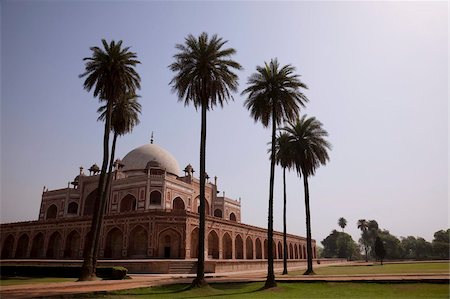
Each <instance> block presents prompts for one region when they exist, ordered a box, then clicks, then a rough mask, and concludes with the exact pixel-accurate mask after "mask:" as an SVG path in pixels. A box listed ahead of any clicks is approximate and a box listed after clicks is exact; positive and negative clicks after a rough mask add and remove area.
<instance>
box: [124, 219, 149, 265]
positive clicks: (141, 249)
mask: <svg viewBox="0 0 450 299" xmlns="http://www.w3.org/2000/svg"><path fill="white" fill-rule="evenodd" d="M129 238H130V239H129V244H128V257H131V258H144V257H147V247H148V245H147V244H148V234H147V230H146V229H144V228H143V227H142V226H141V225H137V226H136V227H134V228H133V230H132V231H131V233H130V237H129Z"/></svg>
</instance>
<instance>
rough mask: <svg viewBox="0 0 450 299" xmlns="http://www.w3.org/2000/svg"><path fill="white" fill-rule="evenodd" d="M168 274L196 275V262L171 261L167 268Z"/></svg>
mask: <svg viewBox="0 0 450 299" xmlns="http://www.w3.org/2000/svg"><path fill="white" fill-rule="evenodd" d="M169 273H170V274H195V273H197V262H194V261H172V262H171V263H170V266H169Z"/></svg>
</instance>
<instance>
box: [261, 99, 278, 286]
mask: <svg viewBox="0 0 450 299" xmlns="http://www.w3.org/2000/svg"><path fill="white" fill-rule="evenodd" d="M275 112H276V111H275V107H273V108H272V151H271V157H270V182H269V184H270V186H269V216H268V221H267V222H268V223H267V239H268V240H267V241H268V244H267V254H268V257H267V258H268V259H267V280H266V283H265V285H264V287H265V288H272V287H275V286H276V285H277V283H276V282H275V273H274V270H273V185H274V180H275V137H276V136H275V135H276V131H277V122H276V118H275V115H276V113H275Z"/></svg>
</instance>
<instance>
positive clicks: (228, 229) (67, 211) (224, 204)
mask: <svg viewBox="0 0 450 299" xmlns="http://www.w3.org/2000/svg"><path fill="white" fill-rule="evenodd" d="M97 173H98V167H96V165H93V166H92V167H91V168H90V169H89V175H85V174H84V173H83V171H82V169H80V175H78V176H77V177H76V178H75V180H74V182H72V185H73V187H70V185H69V186H68V187H67V188H64V189H58V190H51V191H49V190H45V189H44V191H43V193H42V201H41V208H40V213H39V220H37V221H29V222H19V223H8V224H1V226H0V228H1V258H2V259H11V258H20V259H22V258H38V259H42V258H48V259H81V258H82V253H83V248H84V244H85V240H86V236H87V234H88V232H89V229H90V222H91V215H92V212H93V206H94V204H93V203H94V201H95V197H96V188H97V184H98V177H99V176H98V175H97ZM179 173H180V171H179V167H178V162H177V161H176V160H175V159H174V158H173V156H172V155H170V154H169V153H168V152H167V151H165V150H164V149H162V148H161V147H159V146H158V145H155V144H147V145H144V146H141V147H139V148H137V149H135V150H133V151H131V152H130V153H128V154H127V155H126V156H125V158H124V159H123V162H122V161H119V160H118V161H116V164H115V170H114V173H113V180H112V183H111V189H110V190H109V198H108V205H107V211H106V216H105V219H104V223H103V227H102V233H101V239H100V252H99V258H100V259H191V258H192V259H194V258H196V257H197V256H198V216H199V214H198V208H199V180H198V179H197V178H194V176H193V173H194V170H193V169H192V166H190V165H188V166H187V167H186V168H185V169H184V176H179ZM217 193H218V191H217V178H215V179H214V183H212V182H209V179H208V182H207V184H206V200H207V203H206V215H207V216H206V238H207V239H206V242H205V244H206V249H205V256H206V258H207V260H224V259H233V260H239V259H243V260H258V259H266V258H267V246H268V242H267V230H266V229H263V228H259V227H255V226H251V225H247V224H243V223H241V204H240V200H233V199H230V198H227V197H225V196H224V194H223V196H217ZM287 244H288V250H287V252H288V259H292V260H294V259H296V260H299V259H306V239H305V238H303V237H299V236H295V235H288V237H287ZM273 246H274V257H275V258H276V259H282V257H283V236H282V233H279V232H274V244H273ZM313 258H316V250H315V241H314V240H313Z"/></svg>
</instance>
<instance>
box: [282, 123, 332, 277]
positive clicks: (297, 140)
mask: <svg viewBox="0 0 450 299" xmlns="http://www.w3.org/2000/svg"><path fill="white" fill-rule="evenodd" d="M283 131H285V132H287V133H288V134H289V135H290V137H291V140H290V143H291V145H292V147H293V148H294V151H295V168H296V170H297V173H298V175H299V176H303V186H304V191H305V211H306V250H307V255H308V268H307V270H306V272H305V273H304V274H305V275H308V274H314V271H313V266H312V242H311V212H310V207H309V186H308V177H309V176H312V175H314V174H315V172H316V169H317V168H318V167H319V166H320V165H325V164H326V163H327V161H328V160H329V156H328V150H331V144H330V143H329V142H328V141H327V140H326V139H325V137H327V136H328V133H327V131H325V130H324V129H323V128H322V123H321V122H320V121H318V120H317V119H316V118H315V117H310V118H308V117H307V115H303V116H302V118H300V119H298V120H297V122H295V123H293V122H289V123H288V126H287V127H285V128H283Z"/></svg>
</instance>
